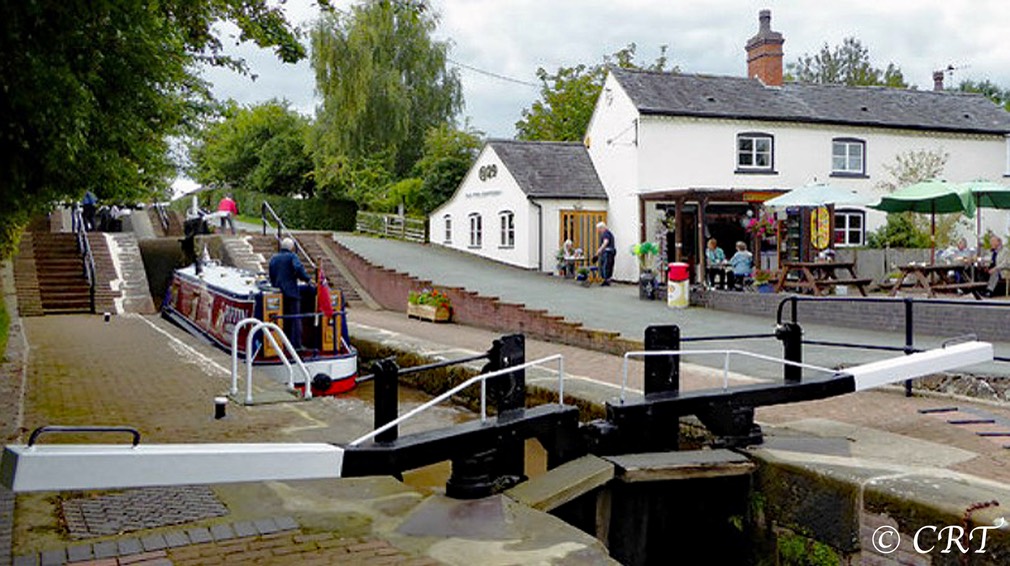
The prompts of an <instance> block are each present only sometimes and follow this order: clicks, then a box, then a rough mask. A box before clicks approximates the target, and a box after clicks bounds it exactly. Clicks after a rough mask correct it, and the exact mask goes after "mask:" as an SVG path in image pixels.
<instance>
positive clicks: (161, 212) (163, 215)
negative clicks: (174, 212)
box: [154, 202, 171, 234]
mask: <svg viewBox="0 0 1010 566" xmlns="http://www.w3.org/2000/svg"><path fill="white" fill-rule="evenodd" d="M154 210H155V212H157V213H158V222H160V223H161V227H162V229H163V230H164V231H165V234H168V228H169V226H170V224H171V223H170V222H169V221H168V212H166V211H165V205H164V204H163V203H160V202H156V203H154Z"/></svg>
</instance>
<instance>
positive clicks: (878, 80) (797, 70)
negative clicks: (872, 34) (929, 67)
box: [786, 37, 908, 88]
mask: <svg viewBox="0 0 1010 566" xmlns="http://www.w3.org/2000/svg"><path fill="white" fill-rule="evenodd" d="M786 80H789V81H796V82H801V83H821V84H844V85H849V86H887V87H893V88H908V84H907V83H906V82H905V78H904V76H902V74H901V69H899V68H898V67H897V66H895V65H894V63H888V64H887V67H886V68H884V69H880V68H877V67H874V66H873V65H872V64H871V63H870V51H869V49H867V48H866V47H863V44H862V43H860V41H859V40H858V39H856V38H854V37H847V38H845V39H844V40H842V44H841V45H836V46H835V47H834V48H832V47H829V46H828V44H827V43H825V44H824V45H823V46H822V47H821V50H820V51H819V52H818V53H816V54H815V55H810V54H809V53H807V54H804V55H801V56H800V58H799V59H797V60H796V62H795V63H789V64H787V65H786Z"/></svg>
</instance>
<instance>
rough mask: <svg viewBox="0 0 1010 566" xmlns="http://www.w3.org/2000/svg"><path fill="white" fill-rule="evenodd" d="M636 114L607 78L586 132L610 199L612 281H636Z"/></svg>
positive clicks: (628, 101)
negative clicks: (613, 247) (633, 249)
mask: <svg viewBox="0 0 1010 566" xmlns="http://www.w3.org/2000/svg"><path fill="white" fill-rule="evenodd" d="M638 122H639V114H638V109H637V108H635V105H634V104H633V103H632V101H631V99H630V98H629V97H628V94H627V93H626V92H625V91H624V88H623V87H621V85H620V84H618V83H617V81H616V80H614V77H613V75H608V76H607V79H606V81H605V82H604V84H603V92H602V94H601V95H600V98H599V99H598V100H597V101H596V108H595V110H594V111H593V117H592V119H591V120H590V122H589V127H588V128H587V130H586V143H587V145H588V147H589V156H590V158H591V159H592V160H593V165H594V166H595V167H596V172H597V174H599V176H600V181H601V182H602V183H603V187H604V188H605V189H606V191H607V197H608V199H609V203H608V208H607V224H609V226H610V230H611V232H613V233H614V240H615V242H616V244H617V256H616V259H615V262H614V278H615V279H617V280H618V281H637V280H638V263H637V260H636V258H635V257H634V256H632V255H631V254H629V253H628V249H629V248H630V247H631V246H632V245H634V244H635V243H637V242H638V232H639V225H640V222H641V219H640V218H639V212H638V187H639V181H640V179H639V175H640V168H639V163H640V153H639V149H640V148H639V143H640V139H639V138H640V134H641V132H640V131H639V123H638Z"/></svg>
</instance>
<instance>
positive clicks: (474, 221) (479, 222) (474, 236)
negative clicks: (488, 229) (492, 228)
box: [467, 212, 484, 249]
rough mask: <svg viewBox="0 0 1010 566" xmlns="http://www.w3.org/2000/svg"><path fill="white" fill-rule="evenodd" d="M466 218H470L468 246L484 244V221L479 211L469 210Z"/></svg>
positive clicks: (476, 246) (476, 247) (477, 246)
mask: <svg viewBox="0 0 1010 566" xmlns="http://www.w3.org/2000/svg"><path fill="white" fill-rule="evenodd" d="M467 218H469V219H470V247H471V248H474V249H478V248H481V247H483V244H484V226H483V224H484V221H483V219H482V218H481V216H480V213H479V212H471V213H470V215H469V216H467Z"/></svg>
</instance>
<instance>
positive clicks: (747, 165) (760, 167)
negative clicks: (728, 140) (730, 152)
mask: <svg viewBox="0 0 1010 566" xmlns="http://www.w3.org/2000/svg"><path fill="white" fill-rule="evenodd" d="M774 166H775V138H774V137H773V136H772V135H771V134H764V133H757V132H750V133H744V134H739V135H737V137H736V172H737V173H774Z"/></svg>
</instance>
